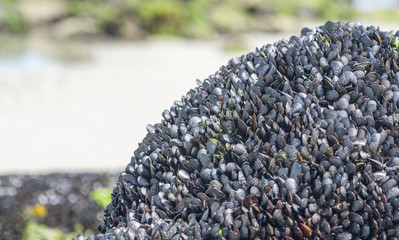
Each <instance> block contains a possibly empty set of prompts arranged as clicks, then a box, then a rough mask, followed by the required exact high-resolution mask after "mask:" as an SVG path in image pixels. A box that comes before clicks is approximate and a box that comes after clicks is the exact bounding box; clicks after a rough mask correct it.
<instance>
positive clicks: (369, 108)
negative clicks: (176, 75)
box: [79, 22, 399, 240]
mask: <svg viewBox="0 0 399 240" xmlns="http://www.w3.org/2000/svg"><path fill="white" fill-rule="evenodd" d="M398 48H399V32H396V33H394V32H384V31H380V30H379V29H378V28H375V27H372V26H371V27H364V26H362V25H360V24H356V23H343V22H338V23H333V22H327V23H326V24H325V25H324V26H321V27H317V28H314V29H308V28H305V29H303V30H302V32H301V35H300V36H299V37H296V36H293V37H291V38H290V39H289V40H286V39H283V40H280V41H279V42H276V43H274V44H268V45H265V46H263V47H261V48H260V49H256V51H254V52H251V53H249V54H247V55H243V56H241V57H239V58H233V59H231V60H230V61H229V63H228V65H227V66H223V67H221V68H220V69H219V70H218V71H217V72H216V73H215V74H213V75H211V76H209V78H207V79H205V80H204V81H203V82H202V83H200V84H199V85H198V86H197V87H196V88H195V89H192V90H190V91H189V92H188V93H187V95H186V96H184V97H182V99H181V100H180V101H176V102H175V104H174V105H173V106H172V107H171V108H170V110H166V111H164V112H163V114H162V116H163V118H164V119H163V120H162V122H161V123H158V124H155V125H154V126H152V125H148V127H147V130H148V134H147V136H146V137H145V139H144V140H143V142H142V143H140V145H139V147H138V149H137V150H136V151H135V152H134V156H133V157H132V159H131V162H130V163H129V164H128V166H127V167H126V170H125V171H124V172H123V173H122V174H121V175H120V177H119V180H118V182H117V187H116V188H115V189H114V192H113V194H112V202H111V203H110V205H109V206H108V207H107V209H106V210H105V216H104V223H103V224H101V225H100V226H99V230H100V231H101V232H102V233H103V234H99V235H97V236H92V237H90V238H88V239H109V238H116V239H122V237H123V238H124V239H198V240H199V239H323V240H326V239H372V238H378V239H397V238H398V237H399V200H398V197H399V188H398V182H397V180H398V171H399V147H398V145H399V141H398V139H399V131H398V126H399V124H398V122H399V120H398V119H399V116H398V117H396V116H395V113H396V111H397V108H398V102H399V85H398V84H399V68H398ZM81 238H82V239H83V237H81ZM79 239H80V238H79Z"/></svg>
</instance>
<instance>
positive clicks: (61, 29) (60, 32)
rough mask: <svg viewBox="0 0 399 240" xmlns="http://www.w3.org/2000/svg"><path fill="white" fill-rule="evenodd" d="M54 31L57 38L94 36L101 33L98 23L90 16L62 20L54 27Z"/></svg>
mask: <svg viewBox="0 0 399 240" xmlns="http://www.w3.org/2000/svg"><path fill="white" fill-rule="evenodd" d="M52 33H53V35H54V36H55V37H57V38H61V39H62V38H71V37H76V36H79V37H82V36H93V35H97V34H98V33H99V25H98V23H97V22H96V21H95V20H94V19H92V18H89V17H70V18H66V19H63V20H61V21H60V22H58V23H56V24H54V25H53V27H52Z"/></svg>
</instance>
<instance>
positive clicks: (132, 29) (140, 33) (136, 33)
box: [120, 18, 147, 40]
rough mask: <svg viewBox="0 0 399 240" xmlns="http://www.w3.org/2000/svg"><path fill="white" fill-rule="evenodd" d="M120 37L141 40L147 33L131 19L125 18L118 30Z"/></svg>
mask: <svg viewBox="0 0 399 240" xmlns="http://www.w3.org/2000/svg"><path fill="white" fill-rule="evenodd" d="M120 34H121V35H122V37H124V38H126V39H130V40H136V39H142V38H143V37H145V35H147V33H146V32H145V31H144V30H143V29H142V28H141V27H140V26H139V24H138V23H137V21H136V20H135V19H133V18H125V19H124V20H123V22H122V26H121V28H120Z"/></svg>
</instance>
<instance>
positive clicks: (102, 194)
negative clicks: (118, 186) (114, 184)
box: [90, 188, 113, 208]
mask: <svg viewBox="0 0 399 240" xmlns="http://www.w3.org/2000/svg"><path fill="white" fill-rule="evenodd" d="M112 191H113V189H112V188H96V189H93V191H91V193H90V198H91V199H93V200H94V201H96V203H97V204H98V205H100V206H101V207H103V208H106V207H107V205H108V204H109V203H110V202H111V193H112Z"/></svg>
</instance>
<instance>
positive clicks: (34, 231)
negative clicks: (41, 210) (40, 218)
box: [22, 221, 84, 240]
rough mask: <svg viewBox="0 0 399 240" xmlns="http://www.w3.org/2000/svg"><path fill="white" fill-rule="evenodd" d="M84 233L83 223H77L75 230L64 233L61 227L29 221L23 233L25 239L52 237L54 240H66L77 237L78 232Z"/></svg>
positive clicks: (34, 239) (35, 239) (33, 239)
mask: <svg viewBox="0 0 399 240" xmlns="http://www.w3.org/2000/svg"><path fill="white" fill-rule="evenodd" d="M83 233H84V227H83V225H82V224H80V223H77V224H75V227H74V232H72V233H63V232H62V231H61V230H60V229H59V228H51V227H49V226H46V225H44V224H39V223H37V222H33V221H28V222H27V223H26V226H25V229H24V231H23V233H22V239H24V240H37V239H52V240H65V239H72V238H76V236H77V235H78V234H83Z"/></svg>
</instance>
